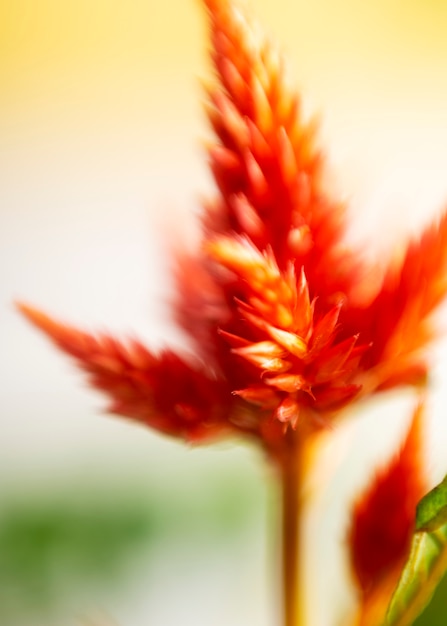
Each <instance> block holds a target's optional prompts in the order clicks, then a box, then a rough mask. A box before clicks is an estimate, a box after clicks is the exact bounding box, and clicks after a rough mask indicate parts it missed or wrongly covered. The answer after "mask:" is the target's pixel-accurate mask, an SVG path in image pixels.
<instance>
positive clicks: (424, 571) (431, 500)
mask: <svg viewBox="0 0 447 626" xmlns="http://www.w3.org/2000/svg"><path fill="white" fill-rule="evenodd" d="M446 570H447V476H446V477H445V478H444V480H443V481H442V483H440V484H439V485H438V486H437V487H435V488H434V489H432V490H431V491H430V492H429V493H428V494H427V495H426V496H424V497H423V498H422V500H421V501H420V502H419V504H418V507H417V512H416V531H415V533H414V535H413V539H412V543H411V549H410V555H409V557H408V560H407V562H406V564H405V566H404V569H403V571H402V574H401V577H400V579H399V582H398V583H397V587H396V589H395V591H394V594H393V596H392V598H391V602H390V605H389V607H388V612H387V616H386V621H385V626H411V624H412V623H413V622H414V620H415V619H416V618H417V616H418V615H419V614H420V613H421V611H422V610H423V609H424V607H425V606H426V605H427V604H428V603H429V601H430V599H431V597H432V595H433V593H434V592H435V589H436V587H437V585H438V583H439V582H440V580H441V578H442V576H443V574H444V573H445V571H446Z"/></svg>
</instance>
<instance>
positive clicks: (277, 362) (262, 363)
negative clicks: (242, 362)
mask: <svg viewBox="0 0 447 626" xmlns="http://www.w3.org/2000/svg"><path fill="white" fill-rule="evenodd" d="M235 352H236V354H239V356H241V357H243V358H244V359H246V360H247V361H248V362H249V363H251V364H252V365H255V366H256V367H258V368H259V369H261V370H264V371H265V372H287V370H289V369H290V368H291V367H292V364H291V363H289V362H288V361H284V359H280V358H275V357H271V356H265V355H262V354H252V353H250V352H242V353H241V352H240V351H235Z"/></svg>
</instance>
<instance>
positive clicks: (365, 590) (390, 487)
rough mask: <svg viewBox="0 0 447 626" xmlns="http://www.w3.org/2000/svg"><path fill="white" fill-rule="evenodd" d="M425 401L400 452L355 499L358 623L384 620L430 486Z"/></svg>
mask: <svg viewBox="0 0 447 626" xmlns="http://www.w3.org/2000/svg"><path fill="white" fill-rule="evenodd" d="M422 418H423V415H422V407H421V406H419V407H418V408H417V410H416V411H415V414H414V416H413V420H412V423H411V426H410V429H409V431H408V434H407V437H406V439H405V441H404V443H403V445H402V448H401V450H400V452H399V454H398V455H396V457H395V458H394V459H392V461H391V462H390V463H389V464H388V466H387V467H385V468H383V469H382V470H381V471H379V472H378V473H377V475H376V476H375V478H374V480H373V481H372V483H371V485H370V486H369V487H368V489H367V490H366V492H365V493H364V494H362V496H361V497H360V498H359V500H358V501H357V503H356V505H355V507H354V511H353V515H352V522H351V528H350V532H349V548H350V558H351V564H352V569H353V573H354V577H355V579H356V582H357V585H358V587H359V589H360V593H361V599H362V601H361V611H362V614H363V615H362V619H361V620H359V624H362V625H363V624H365V625H366V624H369V623H371V624H378V623H382V621H383V619H381V618H383V615H380V614H381V613H383V612H384V611H385V610H386V608H387V605H388V602H389V600H390V595H391V593H392V592H393V590H394V587H395V584H396V582H397V579H398V578H399V576H400V573H401V570H402V567H403V565H404V563H405V559H406V557H407V556H408V551H409V548H410V542H411V537H412V533H413V531H414V525H415V516H416V505H417V503H418V502H419V500H420V499H421V498H422V496H423V495H424V493H425V492H426V491H427V484H426V482H427V479H426V475H425V474H426V473H425V468H424V465H425V464H424V460H423V449H422V448H423V445H422V442H423V437H422V432H421V431H422Z"/></svg>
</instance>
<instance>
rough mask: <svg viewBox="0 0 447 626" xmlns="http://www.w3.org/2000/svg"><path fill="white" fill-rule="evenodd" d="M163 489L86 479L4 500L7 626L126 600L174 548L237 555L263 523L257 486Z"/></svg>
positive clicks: (0, 618) (0, 547)
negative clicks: (250, 530)
mask: <svg viewBox="0 0 447 626" xmlns="http://www.w3.org/2000/svg"><path fill="white" fill-rule="evenodd" d="M162 482H163V481H162V480H160V481H159V482H157V481H155V479H154V482H153V483H152V484H149V485H147V484H145V485H142V484H139V485H135V484H134V481H132V480H130V479H129V484H127V485H126V481H125V480H124V481H123V480H122V479H121V480H120V481H119V485H116V484H114V481H113V480H112V481H110V482H109V483H108V484H102V483H101V481H99V482H98V481H96V482H94V483H93V484H89V483H88V482H86V481H85V479H84V480H81V481H79V482H77V481H74V482H73V481H72V482H70V483H69V484H66V485H64V487H63V489H62V488H61V487H60V486H59V487H57V488H56V487H54V485H53V486H51V485H49V486H48V488H40V489H38V490H33V491H31V490H30V492H29V493H28V492H27V490H26V489H21V490H20V495H18V494H14V493H6V494H5V493H3V494H2V499H1V506H0V624H1V625H2V626H3V625H8V626H16V625H20V626H22V625H26V626H29V625H31V624H32V625H33V626H34V624H37V623H39V624H41V623H42V624H53V623H58V622H57V616H58V615H59V616H60V615H65V614H70V615H73V614H76V613H78V614H79V613H80V612H82V610H81V609H80V607H83V606H86V605H88V604H89V601H90V600H91V601H92V602H93V603H94V602H95V599H97V598H99V599H100V600H99V604H101V598H102V597H103V596H102V595H101V594H105V595H106V596H107V595H108V596H109V597H110V594H113V593H116V594H121V595H123V596H125V594H126V592H127V591H128V590H129V588H130V587H131V585H132V581H133V580H135V576H136V575H138V572H139V570H140V569H142V568H144V573H145V575H147V573H148V572H150V571H151V567H152V568H156V567H157V564H158V563H159V562H160V556H159V555H160V554H163V553H164V552H166V554H167V557H166V558H170V559H172V558H173V556H172V554H173V552H174V553H175V550H176V546H177V547H178V546H181V545H187V546H188V549H189V550H191V553H192V554H194V551H195V550H196V551H197V552H200V551H209V550H211V551H212V550H213V546H220V549H221V548H222V545H226V546H227V548H228V550H233V551H234V550H235V545H236V544H237V542H238V540H239V539H240V537H241V536H244V534H246V530H247V527H248V526H249V525H250V523H251V522H252V521H253V520H254V519H256V517H258V518H259V516H262V515H263V512H262V510H261V509H262V506H263V498H264V493H263V491H264V490H263V488H262V486H261V485H259V484H255V482H254V481H253V480H252V479H251V478H250V477H242V478H241V477H240V476H234V475H233V476H232V475H231V472H230V473H229V477H227V478H226V477H222V476H215V477H213V476H211V477H210V476H207V477H206V479H205V480H204V481H203V482H200V483H199V484H197V485H196V486H195V488H193V489H191V485H189V487H188V485H187V484H186V486H185V483H184V482H183V483H182V482H179V483H177V484H176V485H174V484H169V485H162ZM231 546H233V547H231ZM174 557H175V555H174ZM172 567H174V568H175V563H173V566H172ZM155 575H156V572H155ZM59 623H60V622H59ZM65 623H66V622H64V624H65ZM71 623H72V622H70V624H71ZM76 623H83V622H82V621H80V622H76Z"/></svg>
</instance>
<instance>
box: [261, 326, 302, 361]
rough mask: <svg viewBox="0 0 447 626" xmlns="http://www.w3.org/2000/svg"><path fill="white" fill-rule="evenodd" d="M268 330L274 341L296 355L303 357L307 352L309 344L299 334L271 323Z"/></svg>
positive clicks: (267, 327)
mask: <svg viewBox="0 0 447 626" xmlns="http://www.w3.org/2000/svg"><path fill="white" fill-rule="evenodd" d="M266 330H267V332H268V334H269V335H270V337H271V338H272V339H274V341H276V342H277V343H279V344H280V345H281V346H283V347H284V348H285V349H286V350H287V351H288V352H290V353H291V354H293V355H294V356H296V357H298V358H303V357H304V356H305V355H306V354H307V344H306V342H305V341H304V339H302V338H301V337H300V336H299V335H296V334H295V333H289V332H287V331H285V330H281V329H280V328H275V327H274V326H270V325H267V326H266Z"/></svg>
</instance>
